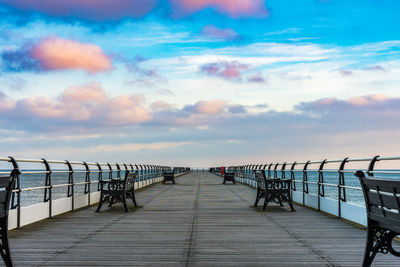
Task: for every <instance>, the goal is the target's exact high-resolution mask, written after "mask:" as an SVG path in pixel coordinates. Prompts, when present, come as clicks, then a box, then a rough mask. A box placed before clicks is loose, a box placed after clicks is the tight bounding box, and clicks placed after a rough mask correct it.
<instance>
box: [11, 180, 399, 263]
mask: <svg viewBox="0 0 400 267" xmlns="http://www.w3.org/2000/svg"><path fill="white" fill-rule="evenodd" d="M176 182H177V183H176V184H175V185H173V184H164V185H162V184H156V185H154V186H151V187H149V188H147V189H144V190H141V191H139V192H137V195H136V196H137V202H138V205H139V206H143V207H139V208H134V207H133V205H132V204H131V203H129V208H130V209H131V211H132V212H130V213H125V212H124V211H123V208H122V205H115V206H113V207H112V208H107V207H106V206H105V207H103V208H102V212H101V213H95V212H94V211H95V209H96V207H91V208H87V209H82V210H79V211H76V212H70V213H67V214H65V215H61V216H57V217H55V218H53V219H49V220H45V221H42V222H39V223H36V224H33V225H31V226H27V227H25V228H24V229H22V230H14V231H11V232H10V245H11V251H12V254H13V258H14V262H15V265H16V266H37V265H41V266H89V265H90V266H112V265H114V266H154V265H162V266H360V264H361V261H362V256H363V251H364V245H365V236H366V232H365V230H363V229H360V228H357V227H355V226H353V225H351V224H348V223H346V222H344V221H342V220H340V219H336V218H333V217H330V216H327V215H324V214H322V213H319V212H317V211H314V210H311V209H307V208H303V207H300V206H297V207H296V210H297V212H290V211H289V208H288V207H287V206H285V208H283V209H282V208H280V207H278V206H274V205H272V206H271V207H268V208H267V211H266V212H260V211H258V210H257V209H255V208H253V207H251V205H252V204H253V201H254V199H255V191H254V189H251V188H250V187H247V186H244V185H240V184H236V185H233V184H226V185H222V184H221V182H222V178H221V177H218V176H215V175H212V174H209V173H191V174H188V175H185V176H182V177H180V178H178V179H176ZM399 264H400V261H399V258H396V257H393V256H391V255H378V256H377V257H376V259H375V261H374V266H399Z"/></svg>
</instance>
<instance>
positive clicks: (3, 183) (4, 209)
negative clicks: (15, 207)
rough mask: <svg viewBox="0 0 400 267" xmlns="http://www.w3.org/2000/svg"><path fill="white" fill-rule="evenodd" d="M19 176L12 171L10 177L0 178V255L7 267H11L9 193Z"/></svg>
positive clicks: (17, 172) (15, 171)
mask: <svg viewBox="0 0 400 267" xmlns="http://www.w3.org/2000/svg"><path fill="white" fill-rule="evenodd" d="M18 175H20V172H19V171H18V170H13V171H12V172H11V174H10V176H2V177H0V236H1V244H0V253H1V257H2V258H3V261H4V263H5V264H6V266H7V267H10V266H13V263H12V259H11V253H10V247H9V246H8V210H9V207H10V198H11V191H12V190H13V189H14V186H15V179H16V178H17V176H18Z"/></svg>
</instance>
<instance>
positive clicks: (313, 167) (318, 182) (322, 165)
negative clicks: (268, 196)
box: [215, 156, 400, 217]
mask: <svg viewBox="0 0 400 267" xmlns="http://www.w3.org/2000/svg"><path fill="white" fill-rule="evenodd" d="M394 160H398V161H400V156H385V157H381V156H374V157H364V158H347V157H346V158H344V159H324V160H309V161H294V162H282V163H279V162H271V163H266V164H257V165H255V164H246V165H239V166H229V168H232V169H233V170H234V172H235V173H236V175H237V176H238V177H239V178H240V179H244V181H245V183H247V184H249V185H250V186H253V187H256V181H255V176H254V174H253V172H254V171H255V170H258V171H261V172H264V173H265V175H266V176H267V177H270V178H282V179H290V180H291V181H292V188H291V189H292V193H293V194H294V193H296V194H297V196H299V193H300V194H301V195H302V200H300V201H299V202H300V203H301V204H302V205H309V204H308V203H307V201H310V199H311V198H310V197H309V196H312V197H314V199H316V202H314V203H316V204H313V205H315V206H313V207H314V208H316V209H317V210H322V208H321V201H322V200H323V199H327V198H329V199H332V194H334V195H335V196H336V199H335V200H336V201H337V211H336V213H337V216H338V217H342V206H343V205H344V204H345V203H347V202H348V201H349V198H351V197H354V196H353V195H349V193H348V192H347V190H356V191H361V190H362V189H361V187H360V186H359V185H358V179H356V178H355V177H353V175H351V176H349V177H351V179H354V180H351V182H352V183H350V184H346V179H348V177H345V175H349V174H353V173H354V172H355V171H356V170H363V171H365V172H366V173H367V174H368V176H374V174H379V175H391V176H393V175H397V176H398V177H399V178H400V169H377V168H376V164H378V162H379V163H381V162H385V161H394ZM364 162H365V163H364ZM333 163H338V167H332V164H333ZM350 163H351V164H354V163H356V164H357V163H363V164H365V166H364V168H357V169H355V168H348V166H349V165H351V164H350ZM329 164H331V165H329ZM215 169H218V167H216V168H215ZM335 173H336V175H337V180H332V178H333V177H334V175H335ZM289 174H290V176H289ZM279 175H280V176H279ZM286 177H288V178H286ZM326 177H328V178H329V180H327V182H326V181H325V179H327V178H326ZM345 178H346V179H345ZM310 179H312V180H311V181H310ZM347 182H349V181H347ZM298 184H300V189H299V188H297V187H296V185H298ZM309 186H310V187H311V188H312V189H313V190H311V191H310V189H309ZM327 189H329V190H328V191H329V194H330V195H329V196H328V195H327V193H326V192H327ZM335 190H336V193H335ZM299 191H300V192H299ZM357 196H358V195H357ZM360 196H361V199H362V195H361V194H360ZM362 203H363V201H362ZM329 212H331V211H329Z"/></svg>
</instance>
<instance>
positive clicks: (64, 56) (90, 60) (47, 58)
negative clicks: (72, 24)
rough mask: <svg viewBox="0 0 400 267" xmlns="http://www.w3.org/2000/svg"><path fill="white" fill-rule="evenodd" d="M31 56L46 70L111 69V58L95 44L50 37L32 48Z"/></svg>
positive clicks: (94, 71) (91, 70) (95, 70)
mask: <svg viewBox="0 0 400 267" xmlns="http://www.w3.org/2000/svg"><path fill="white" fill-rule="evenodd" d="M31 56H32V58H33V59H36V60H38V61H39V62H40V64H41V66H42V67H43V68H44V69H46V70H65V69H82V70H86V71H88V72H90V73H97V72H102V71H107V70H110V69H111V67H112V66H111V59H110V57H108V56H107V55H106V54H105V53H104V52H103V50H102V49H101V48H100V47H99V46H97V45H93V44H87V43H80V42H77V41H71V40H67V39H62V38H57V37H50V38H46V39H44V40H42V41H40V42H39V43H38V44H37V45H35V46H34V47H33V48H32V50H31Z"/></svg>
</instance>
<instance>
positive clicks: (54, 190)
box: [0, 157, 188, 229]
mask: <svg viewBox="0 0 400 267" xmlns="http://www.w3.org/2000/svg"><path fill="white" fill-rule="evenodd" d="M13 169H15V170H18V171H19V172H20V173H21V174H20V175H19V176H17V179H16V183H15V188H14V190H13V191H12V199H11V207H10V212H9V229H14V228H20V227H22V226H24V225H27V224H30V223H33V222H36V221H40V220H43V219H46V218H51V217H53V216H55V215H58V214H61V213H64V212H68V211H73V210H75V209H78V208H82V207H85V206H90V205H92V204H95V203H97V202H98V200H99V197H100V191H99V190H100V187H99V181H101V180H104V179H107V180H108V179H111V178H120V177H124V176H125V174H126V172H128V171H131V172H132V171H134V172H136V173H137V179H136V183H135V189H139V188H142V187H146V186H149V185H151V184H153V183H157V182H161V181H162V175H163V172H164V171H171V170H172V169H173V170H174V172H175V173H176V174H178V175H179V174H182V173H186V172H187V171H188V168H184V167H171V166H162V165H153V164H131V163H129V164H128V163H109V162H103V163H99V162H84V161H68V160H47V159H20V158H14V157H7V158H0V174H9V173H10V171H11V170H13Z"/></svg>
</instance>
